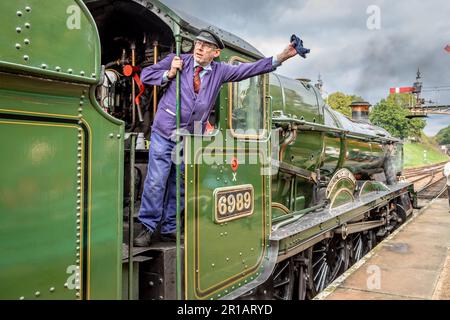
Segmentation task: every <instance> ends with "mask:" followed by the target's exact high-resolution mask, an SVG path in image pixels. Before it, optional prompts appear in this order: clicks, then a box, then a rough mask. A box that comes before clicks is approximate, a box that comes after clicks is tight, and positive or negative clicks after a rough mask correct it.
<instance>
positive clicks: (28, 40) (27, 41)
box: [23, 39, 59, 68]
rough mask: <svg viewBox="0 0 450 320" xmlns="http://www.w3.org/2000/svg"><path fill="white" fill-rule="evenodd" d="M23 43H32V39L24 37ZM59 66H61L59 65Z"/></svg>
mask: <svg viewBox="0 0 450 320" xmlns="http://www.w3.org/2000/svg"><path fill="white" fill-rule="evenodd" d="M23 43H25V44H30V39H23ZM57 68H59V67H57Z"/></svg>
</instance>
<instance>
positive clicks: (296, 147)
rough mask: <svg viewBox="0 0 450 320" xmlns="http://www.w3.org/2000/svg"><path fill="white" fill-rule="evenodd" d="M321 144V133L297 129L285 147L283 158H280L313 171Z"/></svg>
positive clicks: (320, 153) (320, 151)
mask: <svg viewBox="0 0 450 320" xmlns="http://www.w3.org/2000/svg"><path fill="white" fill-rule="evenodd" d="M322 146H323V138H322V133H320V132H314V131H298V133H297V138H296V139H295V141H294V142H293V143H292V144H289V145H288V146H287V147H286V151H285V152H284V155H283V158H282V159H280V160H282V161H284V162H286V163H289V164H291V165H294V166H296V167H299V168H303V169H306V170H310V171H314V170H315V169H316V168H317V166H318V164H319V161H320V157H321V155H322Z"/></svg>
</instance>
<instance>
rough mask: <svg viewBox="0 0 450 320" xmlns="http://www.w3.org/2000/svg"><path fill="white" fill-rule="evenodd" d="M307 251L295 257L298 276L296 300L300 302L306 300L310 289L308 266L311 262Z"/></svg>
mask: <svg viewBox="0 0 450 320" xmlns="http://www.w3.org/2000/svg"><path fill="white" fill-rule="evenodd" d="M307 253H308V252H307V251H304V252H302V253H300V254H298V255H296V256H295V257H294V262H295V274H296V280H297V281H296V288H295V293H296V295H295V296H294V298H296V299H298V300H305V299H306V293H307V289H308V277H309V274H308V265H309V260H308V257H307Z"/></svg>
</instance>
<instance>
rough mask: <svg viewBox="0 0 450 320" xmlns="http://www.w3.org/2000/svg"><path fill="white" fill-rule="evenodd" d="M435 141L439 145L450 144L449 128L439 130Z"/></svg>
mask: <svg viewBox="0 0 450 320" xmlns="http://www.w3.org/2000/svg"><path fill="white" fill-rule="evenodd" d="M436 140H437V142H438V143H439V144H450V126H448V127H446V128H444V129H441V130H439V132H438V133H437V135H436Z"/></svg>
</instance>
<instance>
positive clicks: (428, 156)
mask: <svg viewBox="0 0 450 320" xmlns="http://www.w3.org/2000/svg"><path fill="white" fill-rule="evenodd" d="M424 151H426V152H424ZM403 153H404V167H405V168H410V167H418V166H423V165H426V164H433V163H438V162H443V161H448V160H449V157H448V156H446V155H445V154H444V153H442V152H441V151H440V150H439V149H438V148H436V146H433V145H429V144H424V143H410V142H408V143H405V144H404V145H403Z"/></svg>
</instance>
